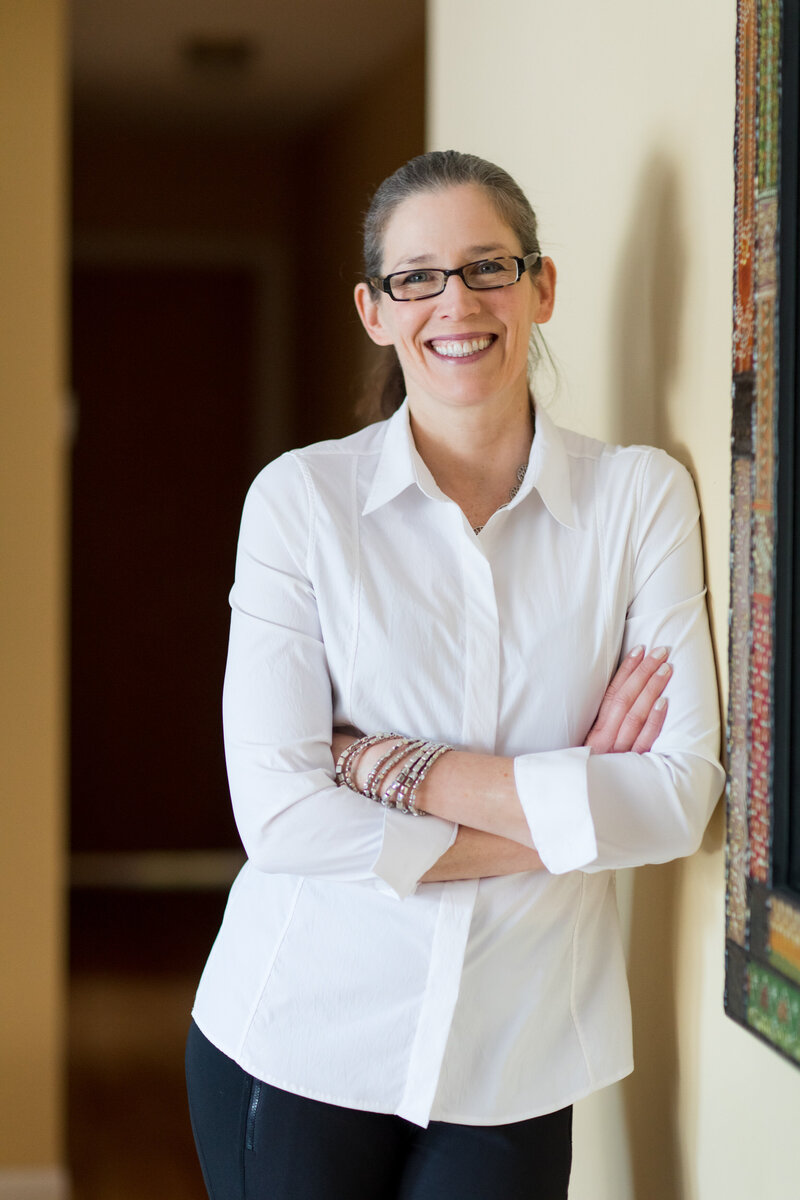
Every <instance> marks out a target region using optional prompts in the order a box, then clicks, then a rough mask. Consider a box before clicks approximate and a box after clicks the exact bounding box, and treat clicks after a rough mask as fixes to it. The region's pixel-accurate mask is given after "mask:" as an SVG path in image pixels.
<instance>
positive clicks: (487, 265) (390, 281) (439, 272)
mask: <svg viewBox="0 0 800 1200" xmlns="http://www.w3.org/2000/svg"><path fill="white" fill-rule="evenodd" d="M541 257H542V256H541V254H540V253H539V251H538V250H534V251H533V253H531V254H526V255H525V257H524V258H517V257H516V256H512V255H509V256H508V257H505V258H481V259H479V260H478V261H477V262H471V263H466V264H465V265H464V266H463V267H454V268H453V270H452V271H445V270H444V268H441V267H417V268H416V270H414V271H393V272H392V274H391V275H384V276H383V277H381V276H377V277H375V278H372V279H369V280H367V282H368V283H371V284H372V286H373V287H374V288H377V290H378V291H379V292H381V291H382V292H386V295H387V296H391V298H392V300H429V299H430V298H431V296H438V295H439V294H440V293H441V292H443V291H444V289H445V288H446V287H447V281H448V279H449V278H450V276H451V275H460V276H461V279H462V281H463V282H464V284H465V285H466V286H467V287H468V288H469V289H470V290H471V291H473V292H484V291H489V289H490V288H501V287H510V286H511V284H512V283H517V282H518V281H519V280H520V279H521V278H522V275H523V272H524V271H527V270H528V268H529V267H532V266H534V264H535V263H537V262H538V261H539V259H540V258H541Z"/></svg>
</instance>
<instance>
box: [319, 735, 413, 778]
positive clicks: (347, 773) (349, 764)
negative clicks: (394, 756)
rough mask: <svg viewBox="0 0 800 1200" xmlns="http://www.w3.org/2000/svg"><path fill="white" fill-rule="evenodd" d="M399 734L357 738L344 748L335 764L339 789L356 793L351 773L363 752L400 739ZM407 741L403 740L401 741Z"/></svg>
mask: <svg viewBox="0 0 800 1200" xmlns="http://www.w3.org/2000/svg"><path fill="white" fill-rule="evenodd" d="M402 737H403V735H402V734H400V733H373V734H372V736H371V737H363V738H359V739H358V741H357V742H351V743H350V745H349V746H346V747H345V749H344V750H343V751H342V753H341V754H340V755H339V761H338V762H337V763H336V782H337V783H338V784H339V786H340V787H348V788H350V790H351V791H352V792H357V791H359V789H358V788H357V787H356V783H355V779H354V776H353V773H354V771H355V767H356V763H357V762H358V761H359V759H360V758H361V755H362V754H363V753H364V751H365V750H369V748H370V747H371V746H377V745H378V744H379V743H380V742H386V741H389V740H390V739H391V738H402ZM406 740H407V739H405V738H403V741H406Z"/></svg>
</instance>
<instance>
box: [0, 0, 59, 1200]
mask: <svg viewBox="0 0 800 1200" xmlns="http://www.w3.org/2000/svg"><path fill="white" fill-rule="evenodd" d="M0 113H2V120H0V263H2V269H1V270H0V460H1V461H2V466H1V467H0V664H2V666H0V763H2V768H1V769H0V793H2V801H0V1197H6V1196H7V1197H9V1198H11V1197H13V1198H14V1200H22V1198H23V1197H26V1198H30V1200H55V1198H56V1197H57V1196H60V1195H62V1194H64V1192H63V1189H64V1173H63V1170H62V1164H63V1158H64V1143H63V1066H62V1023H63V1002H64V988H63V959H64V941H63V911H62V872H63V858H62V842H63V837H62V831H63V808H62V797H63V792H62V787H63V753H62V730H63V666H64V630H65V621H66V617H65V606H64V600H65V587H64V549H65V547H64V536H65V529H64V521H65V504H64V483H65V475H64V449H65V420H64V411H63V410H64V405H63V399H64V393H63V384H64V362H63V329H64V309H63V286H64V280H63V272H62V264H63V209H64V179H63V175H64V160H63V153H64V137H63V130H64V122H65V117H66V113H65V101H64V5H63V3H62V0H0Z"/></svg>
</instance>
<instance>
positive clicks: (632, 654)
mask: <svg viewBox="0 0 800 1200" xmlns="http://www.w3.org/2000/svg"><path fill="white" fill-rule="evenodd" d="M640 654H644V646H634V647H633V649H632V650H631V652H630V655H629V658H638V657H639V655H640Z"/></svg>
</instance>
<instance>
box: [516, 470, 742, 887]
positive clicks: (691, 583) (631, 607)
mask: <svg viewBox="0 0 800 1200" xmlns="http://www.w3.org/2000/svg"><path fill="white" fill-rule="evenodd" d="M598 520H599V521H601V522H607V523H610V522H613V521H614V513H613V511H612V510H609V509H606V510H605V511H601V512H600V513H599V514H598ZM630 536H631V537H632V539H633V541H634V553H633V559H632V570H631V574H630V593H629V596H628V605H627V612H626V618H625V626H624V637H623V642H622V647H621V653H622V654H625V653H627V652H628V650H630V649H631V648H632V647H633V646H634V645H636V644H637V643H640V644H644V645H646V646H648V647H651V648H652V647H656V646H666V647H668V649H669V654H670V661H671V663H672V665H673V668H674V671H673V676H672V679H671V680H670V684H669V688H668V692H667V695H668V698H669V708H668V715H667V721H666V724H665V727H664V729H663V731H662V733H661V735H660V737H659V738H658V740H657V742H656V745H655V746H654V747H653V750H652V752H651V753H649V754H643V755H639V754H606V755H590V753H589V751H588V750H587V749H585V748H583V747H579V748H574V749H560V750H553V751H548V752H545V753H538V754H528V755H520V756H519V757H517V758H516V760H515V779H516V784H517V790H518V793H519V796H520V800H521V802H522V805H523V809H524V811H525V815H526V818H527V821H528V825H529V828H530V830H531V834H532V836H533V840H534V844H535V845H536V848H537V850H538V851H539V854H540V855H541V858H542V861H543V862H544V864H545V866H546V867H547V868H548V870H550V871H551V872H553V873H556V874H560V873H563V872H566V871H571V870H576V869H580V870H583V871H587V872H594V871H601V870H605V869H609V868H617V867H630V866H637V865H639V864H642V863H648V862H666V861H668V860H670V859H672V858H677V857H681V856H683V855H686V854H691V853H692V852H693V851H694V850H696V849H697V847H698V845H699V844H700V840H701V838H702V834H703V830H704V829H705V827H706V824H707V822H708V819H709V817H710V815H711V812H712V811H713V808H714V805H715V804H716V801H717V799H718V798H719V794H720V791H721V789H722V785H723V782H724V773H723V771H722V768H721V767H720V765H719V762H718V761H717V755H718V750H719V701H718V696H717V688H716V677H715V670H714V660H713V654H712V649H711V640H710V635H709V629H708V618H707V613H706V602H705V589H704V584H703V563H702V550H701V540H700V527H699V513H698V508H697V499H696V496H695V492H694V486H693V484H692V481H691V479H690V477H689V475H688V473H687V472H686V471H685V470H684V469H683V468H682V467H680V466H679V464H677V463H675V462H674V461H673V460H672V459H670V458H668V456H667V455H665V454H664V453H663V452H660V451H653V452H650V453H649V454H648V457H647V459H646V461H645V464H644V467H643V470H642V473H641V479H640V486H639V489H638V494H637V496H636V514H635V520H634V521H633V523H632V526H631V530H630Z"/></svg>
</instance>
